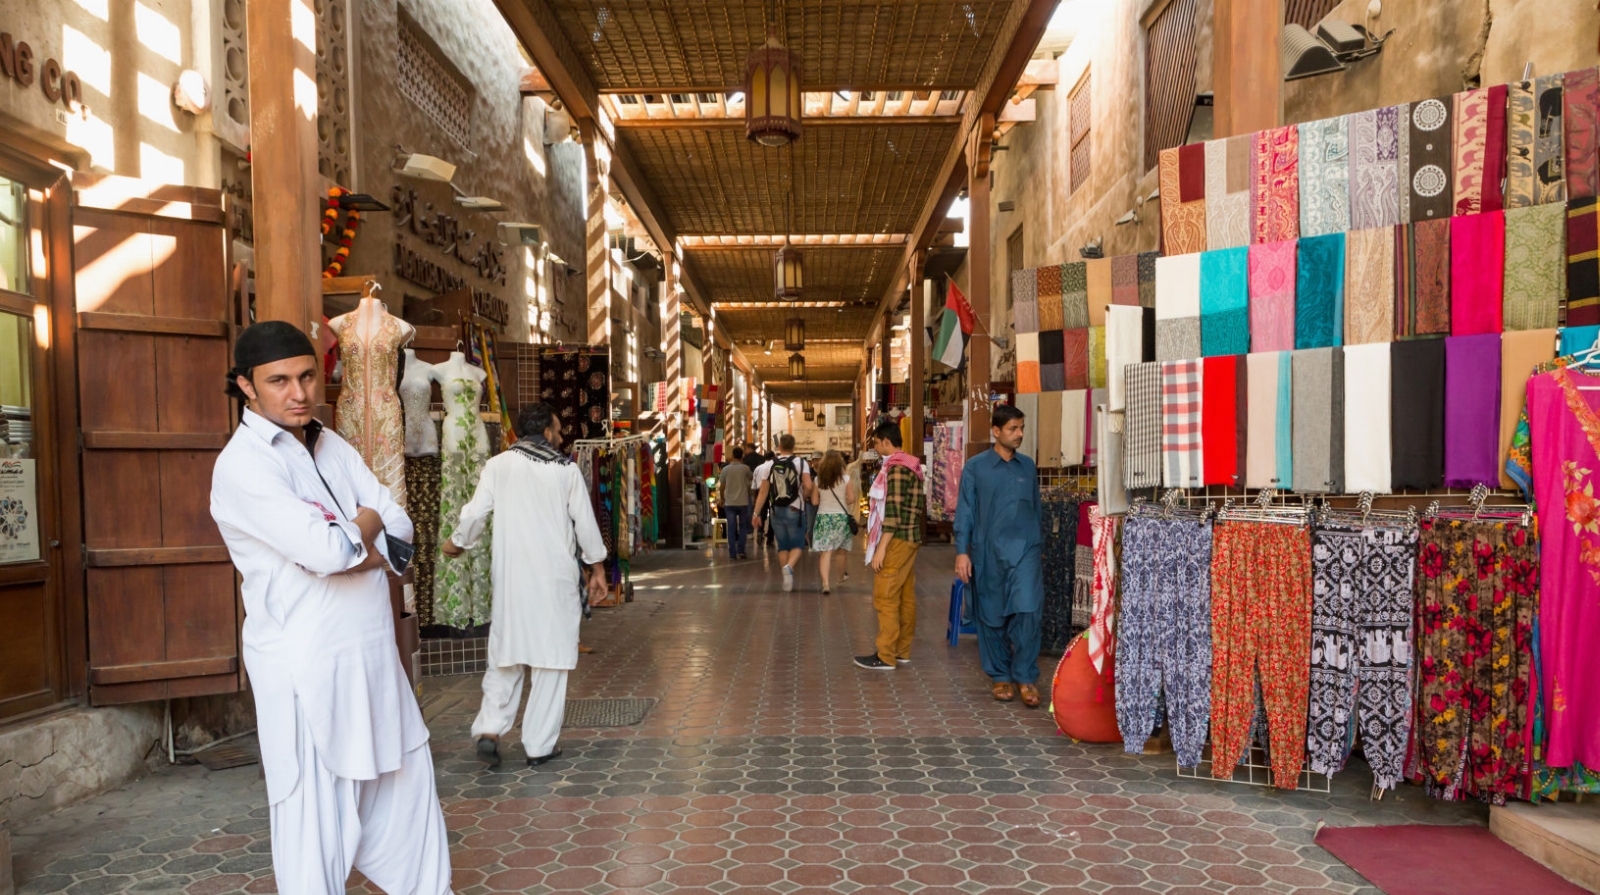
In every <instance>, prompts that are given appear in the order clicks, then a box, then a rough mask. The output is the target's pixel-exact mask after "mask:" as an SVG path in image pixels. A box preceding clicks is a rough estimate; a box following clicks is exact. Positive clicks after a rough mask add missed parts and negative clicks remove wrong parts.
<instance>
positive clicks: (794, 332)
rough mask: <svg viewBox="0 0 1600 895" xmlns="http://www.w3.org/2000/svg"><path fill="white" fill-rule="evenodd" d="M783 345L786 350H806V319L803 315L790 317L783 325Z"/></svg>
mask: <svg viewBox="0 0 1600 895" xmlns="http://www.w3.org/2000/svg"><path fill="white" fill-rule="evenodd" d="M783 347H784V350H785V351H804V350H806V321H805V319H804V318H802V317H790V318H789V320H788V322H786V323H785V324H784V325H783Z"/></svg>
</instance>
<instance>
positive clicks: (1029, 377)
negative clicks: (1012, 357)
mask: <svg viewBox="0 0 1600 895" xmlns="http://www.w3.org/2000/svg"><path fill="white" fill-rule="evenodd" d="M1038 391H1039V334H1038V333H1017V393H1018V394H1030V393H1035V392H1038Z"/></svg>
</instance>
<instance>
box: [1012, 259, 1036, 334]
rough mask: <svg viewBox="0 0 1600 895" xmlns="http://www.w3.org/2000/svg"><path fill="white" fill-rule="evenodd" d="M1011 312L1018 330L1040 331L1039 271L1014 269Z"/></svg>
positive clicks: (1021, 331)
mask: <svg viewBox="0 0 1600 895" xmlns="http://www.w3.org/2000/svg"><path fill="white" fill-rule="evenodd" d="M1011 314H1012V317H1013V318H1015V321H1016V325H1017V332H1019V333H1036V332H1038V331H1039V272H1038V271H1036V270H1013V271H1012V272H1011Z"/></svg>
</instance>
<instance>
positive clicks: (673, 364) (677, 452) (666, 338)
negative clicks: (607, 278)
mask: <svg viewBox="0 0 1600 895" xmlns="http://www.w3.org/2000/svg"><path fill="white" fill-rule="evenodd" d="M666 262H667V263H666V264H665V265H663V266H664V267H665V268H666V276H665V278H664V279H663V280H662V281H661V341H662V342H665V343H666V346H667V366H666V377H667V413H666V425H667V459H669V460H682V459H683V431H684V428H685V425H686V423H687V422H688V421H687V420H686V419H685V418H684V414H683V332H682V330H681V329H680V328H679V324H680V322H681V321H682V319H683V317H682V314H683V308H682V304H681V302H682V300H681V298H680V297H679V295H678V262H677V260H676V259H674V258H671V257H668V258H667V259H666Z"/></svg>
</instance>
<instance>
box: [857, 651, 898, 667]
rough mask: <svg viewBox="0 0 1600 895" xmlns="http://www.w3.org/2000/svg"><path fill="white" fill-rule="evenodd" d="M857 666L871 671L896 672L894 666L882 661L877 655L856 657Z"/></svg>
mask: <svg viewBox="0 0 1600 895" xmlns="http://www.w3.org/2000/svg"><path fill="white" fill-rule="evenodd" d="M856 666H857V667H858V668H865V669H867V670H869V671H893V670H894V666H893V665H889V664H886V663H885V662H884V661H883V660H882V659H880V658H878V654H877V653H872V654H871V655H867V656H856Z"/></svg>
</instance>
